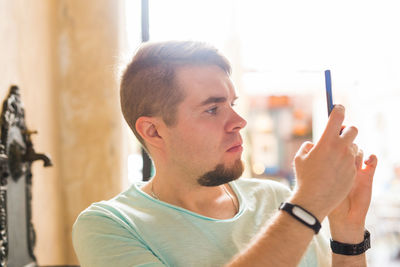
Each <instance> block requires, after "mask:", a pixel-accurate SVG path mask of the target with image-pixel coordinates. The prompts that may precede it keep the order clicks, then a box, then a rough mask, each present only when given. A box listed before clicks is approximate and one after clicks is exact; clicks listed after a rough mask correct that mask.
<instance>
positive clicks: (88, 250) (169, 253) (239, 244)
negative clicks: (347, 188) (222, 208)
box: [72, 178, 330, 267]
mask: <svg viewBox="0 0 400 267" xmlns="http://www.w3.org/2000/svg"><path fill="white" fill-rule="evenodd" d="M229 184H230V186H231V187H232V189H233V190H234V192H235V193H236V195H237V197H238V200H239V206H240V208H239V212H238V213H237V214H236V215H235V216H234V217H233V218H231V219H226V220H219V219H213V218H209V217H205V216H202V215H199V214H196V213H194V212H191V211H188V210H186V209H183V208H180V207H177V206H173V205H170V204H168V203H165V202H162V201H159V200H156V199H154V198H152V197H151V196H149V195H147V194H146V193H144V192H143V191H141V190H140V187H141V186H142V185H144V183H137V184H134V185H132V186H131V187H130V188H129V189H128V190H127V191H125V192H123V193H121V194H119V195H118V196H116V197H115V198H113V199H111V200H108V201H101V202H98V203H94V204H92V205H91V206H90V207H89V208H87V209H86V210H84V211H83V212H82V213H81V214H80V215H79V217H78V219H77V221H76V222H75V224H74V227H73V235H72V236H73V245H74V248H75V251H76V254H77V256H78V259H79V261H80V264H81V265H82V266H83V267H92V266H93V267H94V266H96V267H103V266H104V267H119V266H121V267H122V266H124V267H125V266H146V267H147V266H174V267H179V266H182V267H183V266H184V267H190V266H201V267H207V266H212V267H214V266H223V265H224V264H226V263H228V262H229V261H230V260H231V259H232V257H233V256H234V255H235V254H237V253H238V252H239V251H242V250H243V249H245V248H246V246H247V245H248V244H249V242H250V240H251V239H252V238H253V237H254V236H255V235H256V234H257V233H259V231H260V230H261V229H262V228H263V226H265V224H266V223H267V221H268V220H269V219H270V218H271V217H272V216H273V215H274V214H275V213H276V212H277V210H278V207H279V205H280V203H281V202H283V201H284V200H285V199H287V198H288V197H289V196H290V194H291V192H290V191H289V189H288V188H286V187H285V186H283V185H282V184H280V183H277V182H273V181H267V180H261V179H245V178H241V179H239V180H237V181H233V182H231V183H229ZM329 263H330V251H329V247H328V243H327V240H326V239H325V238H324V237H322V236H321V235H320V234H318V235H316V236H315V237H314V238H313V240H312V242H311V243H310V245H309V247H308V249H307V251H306V253H305V255H304V256H303V259H302V261H301V263H300V264H299V266H301V267H303V266H309V267H310V266H329V265H330V264H329Z"/></svg>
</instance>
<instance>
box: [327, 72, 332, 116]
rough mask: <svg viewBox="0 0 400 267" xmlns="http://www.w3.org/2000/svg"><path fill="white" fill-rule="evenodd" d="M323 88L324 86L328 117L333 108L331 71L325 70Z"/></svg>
mask: <svg viewBox="0 0 400 267" xmlns="http://www.w3.org/2000/svg"><path fill="white" fill-rule="evenodd" d="M325 88H326V104H327V106H328V117H329V115H331V112H332V109H333V100H332V79H331V71H330V70H326V71H325Z"/></svg>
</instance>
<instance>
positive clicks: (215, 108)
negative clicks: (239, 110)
mask: <svg viewBox="0 0 400 267" xmlns="http://www.w3.org/2000/svg"><path fill="white" fill-rule="evenodd" d="M217 109H218V107H213V108H210V109H208V110H206V112H207V113H210V114H213V115H215V114H217Z"/></svg>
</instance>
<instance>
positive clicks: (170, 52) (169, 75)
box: [120, 41, 231, 148]
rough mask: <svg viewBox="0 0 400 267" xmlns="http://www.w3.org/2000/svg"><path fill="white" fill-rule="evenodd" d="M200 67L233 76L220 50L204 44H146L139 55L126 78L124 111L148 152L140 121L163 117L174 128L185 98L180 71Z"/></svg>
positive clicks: (124, 80) (122, 86)
mask: <svg viewBox="0 0 400 267" xmlns="http://www.w3.org/2000/svg"><path fill="white" fill-rule="evenodd" d="M198 65H216V66H219V67H220V68H221V69H222V70H224V71H225V72H226V73H227V74H228V75H230V74H231V66H230V64H229V61H228V60H227V59H226V58H225V57H224V56H223V55H221V54H220V53H219V52H218V50H217V49H216V48H214V47H212V46H210V45H208V44H206V43H202V42H194V41H168V42H159V43H146V44H144V45H142V46H141V47H140V48H139V50H138V51H137V52H136V54H135V56H134V57H133V59H132V62H131V63H130V64H129V65H128V66H127V68H126V70H125V72H124V74H123V76H122V81H121V90H120V96H121V109H122V113H123V115H124V118H125V120H126V122H127V123H128V125H129V127H130V128H131V129H132V131H133V133H134V134H135V136H136V138H137V139H138V140H139V141H140V143H141V144H142V145H143V146H144V148H146V145H145V143H144V140H143V139H142V137H141V136H140V135H139V134H138V132H137V131H136V127H135V124H136V120H137V119H138V118H139V117H141V116H161V117H162V119H163V121H164V122H165V124H166V125H168V126H173V125H174V124H175V122H176V110H177V106H178V104H179V103H181V102H182V101H183V99H184V97H185V96H184V95H183V92H182V90H180V89H179V86H177V84H176V81H175V75H176V71H177V69H178V68H180V67H184V66H198Z"/></svg>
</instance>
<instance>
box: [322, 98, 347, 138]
mask: <svg viewBox="0 0 400 267" xmlns="http://www.w3.org/2000/svg"><path fill="white" fill-rule="evenodd" d="M343 121H344V106H342V105H335V106H334V108H333V109H332V112H331V115H330V116H329V120H328V124H327V125H326V127H325V130H324V133H323V134H322V137H321V139H326V138H328V139H330V138H334V137H337V136H338V135H339V133H340V130H341V128H342V124H343Z"/></svg>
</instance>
